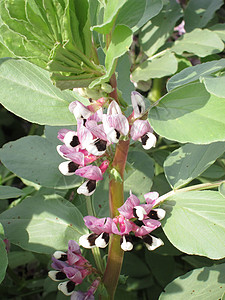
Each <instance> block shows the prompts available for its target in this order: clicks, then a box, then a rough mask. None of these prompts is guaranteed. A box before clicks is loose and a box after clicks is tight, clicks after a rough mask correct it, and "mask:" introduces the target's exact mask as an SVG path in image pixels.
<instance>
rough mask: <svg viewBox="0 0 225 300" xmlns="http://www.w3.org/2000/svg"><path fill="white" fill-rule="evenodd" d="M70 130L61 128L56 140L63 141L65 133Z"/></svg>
mask: <svg viewBox="0 0 225 300" xmlns="http://www.w3.org/2000/svg"><path fill="white" fill-rule="evenodd" d="M69 131H70V130H69V129H65V128H62V129H60V130H59V131H58V135H57V138H58V139H59V140H60V141H61V142H63V140H64V137H65V135H66V134H67V132H69Z"/></svg>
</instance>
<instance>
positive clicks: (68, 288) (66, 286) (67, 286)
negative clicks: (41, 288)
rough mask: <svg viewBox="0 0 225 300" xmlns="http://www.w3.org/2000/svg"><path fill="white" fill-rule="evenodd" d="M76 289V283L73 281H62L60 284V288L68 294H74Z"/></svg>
mask: <svg viewBox="0 0 225 300" xmlns="http://www.w3.org/2000/svg"><path fill="white" fill-rule="evenodd" d="M74 289H75V283H74V282H72V281H65V282H61V283H60V284H59V285H58V290H59V291H61V292H62V293H63V294H64V295H66V296H70V295H72V294H73V291H74Z"/></svg>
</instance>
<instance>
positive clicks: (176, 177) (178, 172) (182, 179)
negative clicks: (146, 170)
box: [164, 142, 225, 189]
mask: <svg viewBox="0 0 225 300" xmlns="http://www.w3.org/2000/svg"><path fill="white" fill-rule="evenodd" d="M224 151H225V143H223V142H218V143H213V144H210V145H193V144H187V145H184V146H182V147H180V148H179V149H177V150H175V151H173V152H172V153H171V154H170V155H169V156H168V157H167V159H166V161H165V163H164V170H165V174H166V177H167V180H168V181H169V183H170V185H171V186H172V187H174V188H175V189H177V188H179V187H181V186H183V185H184V184H187V183H188V182H190V181H191V180H193V179H194V178H196V177H198V176H199V175H200V174H201V173H202V172H204V171H205V170H206V169H207V168H208V167H209V166H210V165H212V164H213V163H214V161H215V160H216V159H217V158H218V157H219V156H220V155H222V154H223V152H224Z"/></svg>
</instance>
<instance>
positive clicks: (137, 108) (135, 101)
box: [131, 91, 145, 119]
mask: <svg viewBox="0 0 225 300" xmlns="http://www.w3.org/2000/svg"><path fill="white" fill-rule="evenodd" d="M131 102H132V106H133V109H134V118H135V119H136V118H139V117H141V116H142V115H143V114H144V112H145V102H144V100H143V97H142V96H141V94H139V93H138V92H136V91H134V92H131Z"/></svg>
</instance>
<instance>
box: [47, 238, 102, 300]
mask: <svg viewBox="0 0 225 300" xmlns="http://www.w3.org/2000/svg"><path fill="white" fill-rule="evenodd" d="M52 261H53V263H52V268H53V269H55V271H49V273H48V276H49V277H50V278H51V279H52V280H54V281H63V280H64V281H63V282H60V283H59V285H58V289H59V290H60V291H61V292H63V293H64V294H65V295H66V296H70V295H71V300H78V299H79V300H93V299H94V293H95V291H96V290H97V288H98V285H99V283H100V278H99V277H97V278H96V279H95V280H94V281H93V283H92V285H91V287H90V288H89V290H88V291H87V292H85V293H83V292H81V291H75V287H76V286H77V285H79V284H81V283H82V281H83V280H84V278H85V277H86V276H88V275H90V274H93V273H96V272H97V271H96V269H94V268H93V267H92V265H91V264H90V263H89V262H88V261H87V260H86V259H85V258H84V257H83V256H82V255H81V251H80V247H79V245H78V244H77V243H76V242H75V241H72V240H70V241H69V243H68V251H67V252H62V251H56V252H55V253H54V254H53V257H52ZM96 274H97V273H96Z"/></svg>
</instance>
